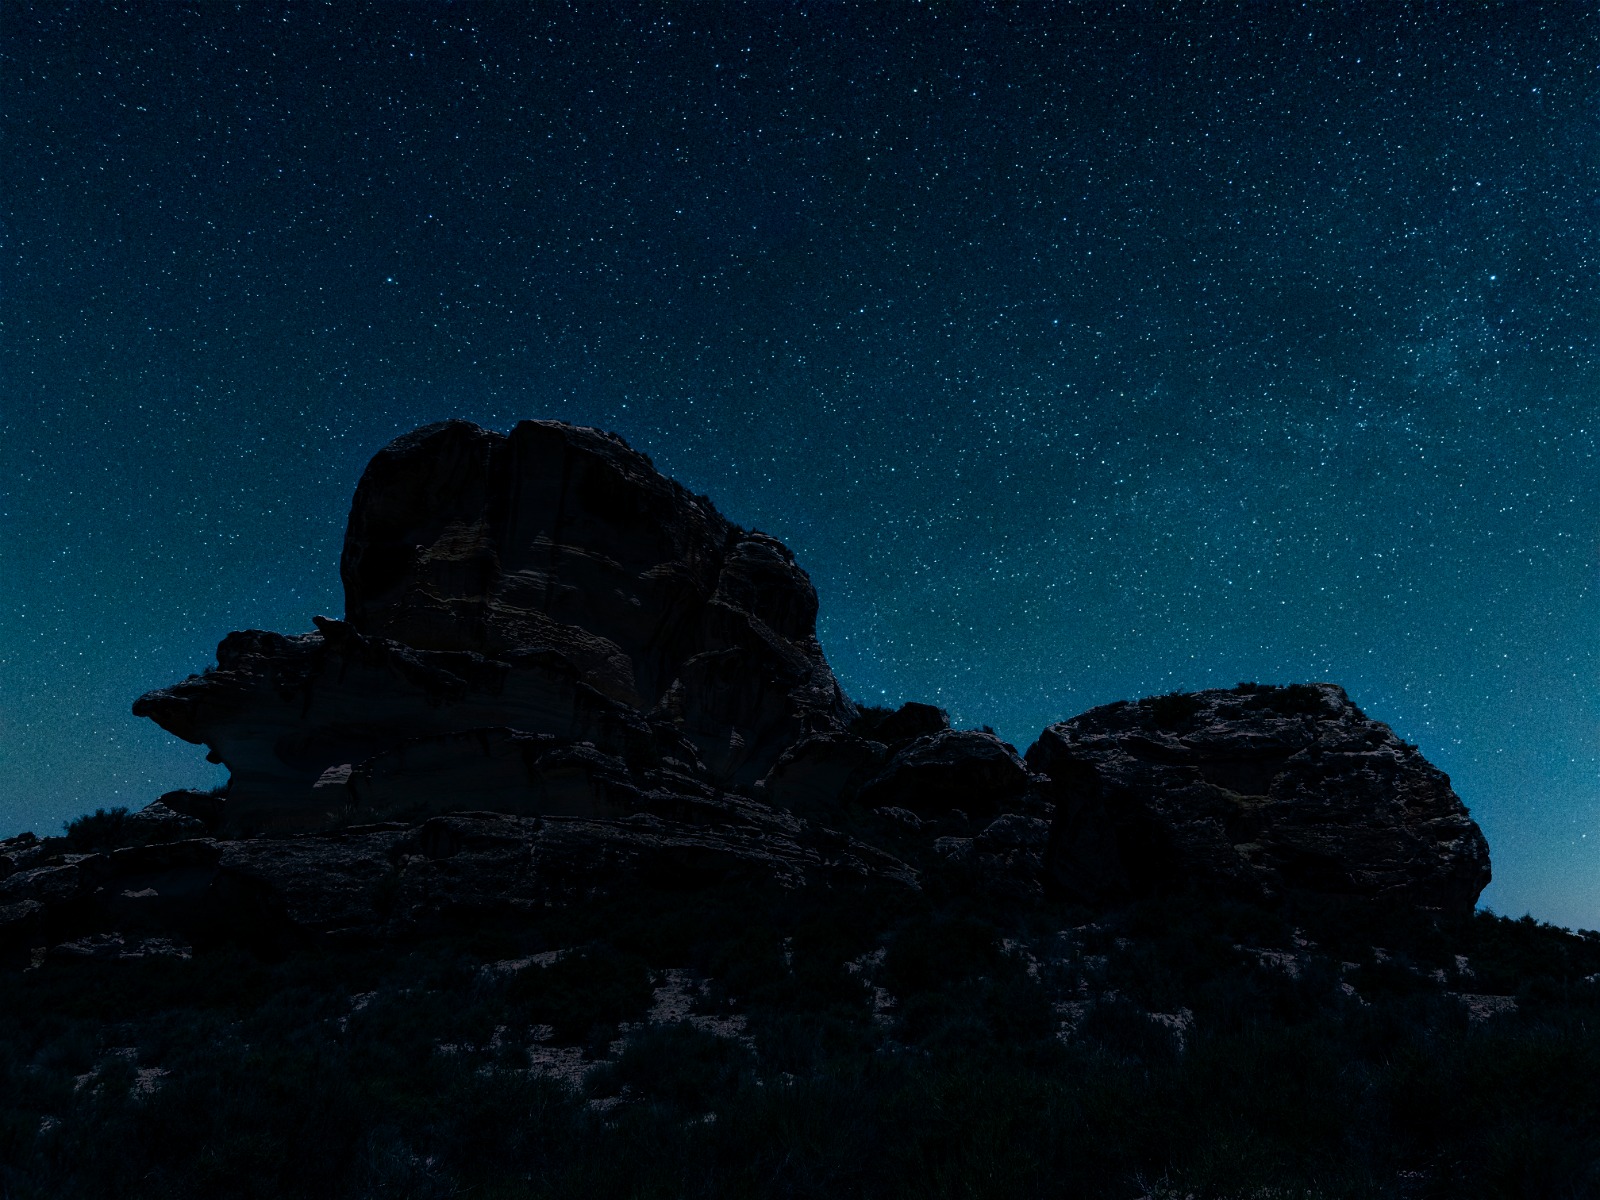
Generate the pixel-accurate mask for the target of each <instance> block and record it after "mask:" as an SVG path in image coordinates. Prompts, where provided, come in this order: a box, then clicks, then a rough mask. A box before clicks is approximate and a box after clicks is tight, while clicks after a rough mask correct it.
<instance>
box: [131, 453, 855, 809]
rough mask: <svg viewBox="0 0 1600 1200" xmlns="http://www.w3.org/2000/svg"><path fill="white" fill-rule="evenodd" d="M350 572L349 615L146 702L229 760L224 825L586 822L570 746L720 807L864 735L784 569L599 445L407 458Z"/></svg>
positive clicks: (352, 549)
mask: <svg viewBox="0 0 1600 1200" xmlns="http://www.w3.org/2000/svg"><path fill="white" fill-rule="evenodd" d="M340 574H341V576H342V577H343V582H344V589H345V619H344V620H342V621H338V620H329V619H324V618H318V619H317V621H316V625H317V630H316V632H314V633H309V634H302V635H299V636H284V635H281V634H276V633H267V632H262V631H258V630H251V631H247V632H242V633H234V634H230V635H229V636H228V637H227V638H225V639H224V640H223V642H222V644H221V645H220V646H219V647H218V649H217V665H216V666H215V667H214V668H212V669H210V670H208V671H207V672H206V673H205V674H204V675H200V676H196V677H191V678H190V679H188V680H186V681H184V682H182V683H179V684H175V685H174V686H172V687H169V688H164V689H162V690H160V691H156V692H151V693H149V694H148V695H146V696H143V697H141V698H140V699H139V701H138V702H137V703H136V704H135V705H134V712H135V713H136V714H138V715H141V716H146V717H149V718H151V719H152V720H154V721H156V722H157V723H158V724H160V725H161V726H162V727H163V728H164V729H167V730H169V731H170V732H172V733H175V734H177V735H178V736H179V737H182V738H184V739H186V740H188V741H191V742H195V743H197V744H204V745H206V746H208V747H209V748H210V757H211V759H212V760H213V761H216V762H221V763H224V764H226V765H227V766H228V768H229V770H230V772H231V775H232V778H231V781H230V784H229V788H228V803H227V808H228V814H229V820H230V822H232V823H233V824H234V825H235V826H236V827H240V828H246V827H248V828H263V829H274V828H275V829H294V828H315V827H318V826H321V825H324V824H327V823H328V822H329V821H333V820H337V819H341V818H345V819H348V818H351V817H356V818H360V819H368V820H370V819H377V818H382V817H386V816H395V815H402V814H404V815H417V814H420V813H424V812H427V811H441V810H447V809H449V808H455V807H461V806H462V805H463V804H465V805H468V806H477V805H476V804H475V802H474V801H473V799H472V797H473V796H475V795H476V794H477V793H478V791H479V790H480V788H488V789H489V790H490V791H491V792H493V793H494V795H495V796H496V801H495V806H496V807H505V808H508V809H509V810H510V811H513V812H529V813H534V812H549V813H562V812H565V813H569V814H571V815H594V814H595V813H597V812H602V811H609V810H608V809H607V807H606V804H605V796H604V790H603V789H602V790H601V792H599V793H596V792H593V791H592V790H585V787H583V786H578V787H576V788H571V787H567V786H566V784H565V783H564V782H563V780H565V779H566V778H567V777H568V775H570V774H571V772H569V771H568V770H567V767H566V766H565V765H563V763H562V761H561V760H560V756H561V748H562V747H563V746H567V747H573V746H579V745H585V744H586V745H588V746H589V747H591V748H593V749H594V750H596V751H598V752H599V753H601V754H603V755H609V756H612V757H613V758H615V759H618V760H620V761H621V762H622V763H623V764H625V767H626V769H627V770H630V771H637V770H641V769H651V768H660V767H664V766H665V767H672V768H676V769H679V770H682V771H684V772H686V773H688V774H690V775H693V776H695V777H697V778H702V779H704V780H707V781H711V782H713V783H715V784H717V785H720V786H725V787H732V786H740V785H744V784H749V783H753V782H755V781H756V780H759V779H760V778H761V777H762V776H764V775H765V774H766V773H767V772H768V771H769V770H770V769H771V767H772V766H773V765H774V764H775V763H776V762H777V760H778V759H779V757H780V756H781V755H782V754H783V753H784V751H785V750H786V749H788V748H789V747H790V746H791V745H792V744H793V743H795V742H796V741H798V740H800V739H801V738H803V737H805V736H807V735H811V734H828V733H838V732H841V731H842V730H843V729H844V728H845V726H846V725H847V724H848V723H849V721H850V720H851V719H852V718H853V717H854V716H855V715H856V709H855V706H854V705H853V704H851V702H850V701H849V700H848V699H847V698H846V697H845V695H844V693H843V692H842V691H841V690H840V688H839V686H838V684H837V683H836V682H835V680H834V678H833V673H832V672H831V670H830V669H829V667H828V663H827V660H826V659H825V658H824V657H823V654H822V650H821V647H820V646H819V645H818V642H817V637H816V615H817V597H816V591H815V589H814V588H813V587H812V585H811V581H810V579H809V578H808V577H807V575H806V573H805V572H804V571H803V570H801V568H800V567H799V566H798V565H796V563H795V561H794V556H793V555H792V554H791V553H790V552H789V550H788V549H787V548H786V547H785V546H784V545H783V544H782V543H781V542H779V541H777V540H776V539H775V538H772V537H769V536H767V535H766V534H762V533H757V532H752V531H748V530H744V529H741V528H740V527H738V526H737V525H734V524H733V523H731V522H730V521H728V520H727V519H726V518H724V517H723V516H722V515H721V514H719V513H718V512H717V510H716V509H715V508H714V507H713V506H712V504H711V502H710V501H709V500H708V499H706V498H705V497H703V496H696V495H693V494H691V493H690V492H689V491H687V490H686V489H685V488H683V487H682V486H680V485H679V484H677V483H675V482H673V481H672V480H670V479H667V478H666V477H665V476H663V475H661V474H660V473H659V472H658V471H656V470H655V468H654V467H653V466H652V464H651V462H650V460H649V459H648V458H646V457H645V456H644V455H643V454H640V453H638V452H637V451H634V450H632V449H630V448H629V447H628V446H627V445H626V444H625V443H623V442H622V441H621V439H619V438H617V437H615V436H614V435H611V434H606V433H601V432H599V431H597V430H593V429H585V428H580V427H577V426H572V425H567V424H563V423H561V422H557V421H524V422H522V423H520V424H519V425H517V426H516V427H515V428H514V429H513V430H512V431H511V432H510V433H509V434H501V433H496V432H492V431H490V430H486V429H482V428H480V427H479V426H477V425H474V424H471V423H470V422H466V421H446V422H442V423H440V424H436V425H430V426H427V427H425V428H423V429H419V430H417V431H415V432H413V433H409V434H406V435H405V436H403V437H400V438H398V439H396V440H395V441H394V442H392V443H391V444H390V445H388V446H387V447H385V448H384V449H383V450H381V451H380V452H379V453H378V454H377V455H376V456H375V457H374V458H373V460H372V462H371V464H370V465H369V466H368V467H367V469H366V472H365V473H364V474H363V476H362V478H361V482H360V484H359V485H358V487H357V488H356V494H355V499H354V502H353V503H352V505H351V509H350V519H349V524H348V527H347V530H346V534H345V541H344V551H343V555H342V557H341V560H340ZM523 735H531V737H530V736H523ZM552 755H555V756H556V757H555V758H552V757H551V756H552ZM582 773H583V772H582V770H581V769H579V770H578V774H580V775H581V774H582ZM426 780H431V783H426V784H425V783H424V781H426ZM569 801H570V804H569Z"/></svg>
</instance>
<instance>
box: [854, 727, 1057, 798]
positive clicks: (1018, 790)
mask: <svg viewBox="0 0 1600 1200" xmlns="http://www.w3.org/2000/svg"><path fill="white" fill-rule="evenodd" d="M1027 787H1028V770H1027V768H1026V767H1025V766H1024V765H1023V762H1022V759H1021V758H1020V757H1019V756H1018V755H1017V752H1016V749H1015V748H1014V747H1012V746H1011V745H1009V744H1008V743H1006V742H1003V741H1001V740H1000V739H999V738H998V737H996V736H995V735H994V734H992V733H988V732H985V731H983V730H979V729H946V730H943V731H941V732H939V733H928V734H924V735H923V736H921V737H919V738H916V739H915V740H914V741H912V742H910V743H909V744H908V745H906V746H905V748H904V749H902V750H900V751H899V752H898V753H897V754H895V756H894V757H893V758H891V759H890V760H889V763H888V765H887V766H886V767H885V768H884V769H883V771H882V772H881V773H880V774H879V775H878V776H877V777H876V778H874V779H871V780H869V781H868V782H867V783H866V785H865V786H863V787H862V789H861V802H862V803H863V804H865V805H867V806H868V807H869V808H906V809H910V810H911V811H912V812H914V813H918V814H922V815H936V814H940V813H947V812H950V811H951V810H953V809H959V810H960V811H961V812H964V813H966V814H967V815H968V816H974V817H975V816H991V815H994V814H997V813H1001V812H1006V811H1008V810H1010V809H1012V808H1014V807H1016V806H1017V805H1018V803H1019V802H1020V800H1021V798H1022V794H1023V793H1024V792H1025V791H1026V790H1027Z"/></svg>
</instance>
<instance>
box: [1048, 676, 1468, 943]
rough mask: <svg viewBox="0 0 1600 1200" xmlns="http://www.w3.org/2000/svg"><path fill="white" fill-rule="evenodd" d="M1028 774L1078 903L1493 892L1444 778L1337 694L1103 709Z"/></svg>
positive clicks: (1056, 879)
mask: <svg viewBox="0 0 1600 1200" xmlns="http://www.w3.org/2000/svg"><path fill="white" fill-rule="evenodd" d="M1027 764H1028V767H1029V768H1030V769H1031V770H1032V771H1034V772H1037V773H1039V774H1042V775H1044V776H1047V777H1048V782H1047V783H1045V784H1042V785H1041V787H1042V790H1043V792H1044V794H1045V795H1046V797H1047V798H1048V799H1050V800H1051V801H1053V802H1054V804H1055V817H1054V821H1053V825H1052V828H1051V835H1050V844H1049V847H1048V849H1047V852H1046V868H1047V872H1048V875H1049V878H1050V880H1051V881H1052V883H1053V884H1054V885H1055V886H1056V887H1057V888H1058V889H1060V890H1061V891H1062V892H1064V893H1066V894H1068V895H1072V896H1076V897H1078V898H1080V899H1082V900H1086V901H1090V902H1105V901H1110V900H1117V899H1121V898H1125V897H1128V896H1131V895H1136V894H1141V893H1148V892H1152V891H1160V890H1181V889H1184V888H1198V889H1202V890H1210V891H1216V892H1224V893H1234V894H1239V895H1242V896H1251V897H1257V898H1259V897H1273V896H1278V895H1282V894H1284V893H1286V892H1296V891H1298V892H1310V893H1319V894H1323V895H1332V896H1349V897H1362V898H1368V899H1381V900H1393V901H1396V902H1399V903H1403V904H1406V905H1416V906H1421V907H1427V908H1435V909H1440V910H1445V911H1448V912H1452V913H1468V912H1470V911H1471V909H1472V906H1473V904H1474V903H1475V902H1476V900H1477V898H1478V894H1479V893H1480V892H1482V890H1483V889H1484V887H1485V886H1487V884H1488V882H1489V849H1488V845H1487V843H1486V842H1485V841H1484V837H1483V834H1482V833H1481V832H1480V831H1479V829H1478V827H1477V825H1476V824H1474V823H1473V821H1472V819H1471V818H1470V817H1469V816H1468V815H1467V810H1466V808H1465V807H1464V806H1463V805H1462V803H1461V801H1460V799H1459V798H1458V797H1457V796H1456V794H1455V792H1454V791H1452V790H1451V788H1450V780H1449V778H1448V777H1447V776H1446V775H1445V774H1444V773H1443V772H1441V771H1439V770H1438V769H1437V768H1435V767H1433V766H1432V765H1431V764H1429V763H1428V762H1427V760H1425V759H1424V758H1423V757H1422V755H1421V754H1420V753H1419V752H1418V751H1417V748H1416V747H1415V746H1411V745H1408V744H1406V743H1404V742H1402V741H1401V740H1400V739H1399V738H1397V737H1396V736H1395V735H1394V732H1393V731H1392V730H1391V729H1389V727H1388V726H1387V725H1383V724H1381V723H1379V722H1377V721H1373V720H1369V719H1368V718H1367V717H1366V716H1365V714H1363V713H1362V712H1361V710H1360V709H1359V708H1357V707H1356V706H1355V705H1354V704H1353V703H1351V701H1350V698H1349V697H1348V696H1346V695H1345V693H1344V691H1343V689H1341V688H1339V687H1336V686H1335V685H1333V684H1328V683H1320V684H1302V685H1296V686H1293V687H1286V688H1278V687H1260V686H1256V685H1253V684H1242V685H1240V686H1239V687H1237V688H1234V689H1231V690H1212V691H1203V692H1196V693H1190V694H1174V695H1171V696H1161V697H1155V698H1152V699H1150V700H1144V701H1140V702H1138V703H1127V702H1119V703H1116V704H1109V705H1105V706H1103V707H1101V708H1096V709H1092V710H1091V711H1089V712H1086V713H1084V714H1083V715H1081V716H1078V717H1074V718H1072V719H1071V720H1069V721H1063V722H1061V723H1060V724H1057V725H1052V726H1051V727H1050V728H1049V729H1047V730H1045V732H1044V734H1043V735H1042V736H1041V737H1040V738H1039V740H1038V741H1037V742H1036V743H1034V745H1033V746H1032V747H1031V748H1030V749H1029V750H1028V754H1027Z"/></svg>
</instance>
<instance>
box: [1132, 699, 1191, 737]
mask: <svg viewBox="0 0 1600 1200" xmlns="http://www.w3.org/2000/svg"><path fill="white" fill-rule="evenodd" d="M1139 703H1140V704H1142V705H1144V707H1145V708H1147V709H1149V710H1150V715H1151V717H1153V718H1154V719H1155V723H1156V724H1157V725H1159V726H1160V727H1161V728H1162V729H1179V728H1181V727H1183V726H1184V725H1187V724H1188V723H1189V722H1190V721H1192V720H1193V719H1194V716H1195V714H1196V713H1198V712H1199V711H1200V707H1201V706H1200V698H1199V697H1198V696H1196V695H1194V694H1193V693H1192V692H1168V693H1167V694H1166V695H1165V696H1151V697H1150V698H1149V699H1147V700H1141V701H1140V702H1139Z"/></svg>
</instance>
